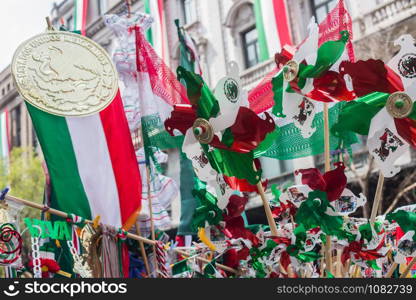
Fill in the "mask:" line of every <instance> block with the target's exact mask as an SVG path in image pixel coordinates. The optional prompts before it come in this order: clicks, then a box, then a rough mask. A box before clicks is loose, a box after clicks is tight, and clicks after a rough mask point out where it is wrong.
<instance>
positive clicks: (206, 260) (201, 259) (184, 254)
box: [175, 249, 238, 274]
mask: <svg viewBox="0 0 416 300" xmlns="http://www.w3.org/2000/svg"><path fill="white" fill-rule="evenodd" d="M175 251H176V252H177V253H178V254H180V255H183V256H185V257H189V256H190V255H189V254H188V253H186V252H185V251H182V250H179V249H175ZM196 259H198V260H199V261H202V262H204V263H207V264H209V263H211V261H210V260H208V259H206V258H203V257H199V256H197V257H196ZM215 266H216V267H218V268H220V269H222V270H224V271H227V272H230V273H234V274H238V271H237V270H235V269H233V268H230V267H227V266H224V265H222V264H215Z"/></svg>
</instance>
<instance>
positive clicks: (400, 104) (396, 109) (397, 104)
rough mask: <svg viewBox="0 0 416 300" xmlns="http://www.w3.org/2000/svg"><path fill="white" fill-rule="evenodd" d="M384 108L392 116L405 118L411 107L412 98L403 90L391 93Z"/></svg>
mask: <svg viewBox="0 0 416 300" xmlns="http://www.w3.org/2000/svg"><path fill="white" fill-rule="evenodd" d="M386 109H387V111H388V112H389V114H390V115H391V116H392V117H393V118H396V119H403V118H406V117H408V116H409V115H410V113H411V112H412V109H413V101H412V98H410V97H409V95H407V94H406V93H403V92H396V93H393V94H391V95H390V97H389V98H388V99H387V104H386Z"/></svg>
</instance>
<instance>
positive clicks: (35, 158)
mask: <svg viewBox="0 0 416 300" xmlns="http://www.w3.org/2000/svg"><path fill="white" fill-rule="evenodd" d="M6 186H9V187H10V192H9V193H10V195H13V196H15V197H18V198H23V199H26V200H29V201H32V202H37V203H42V201H43V192H44V186H45V175H44V172H43V168H42V159H41V158H40V157H39V155H37V154H36V152H35V151H33V150H32V149H30V148H17V147H16V148H13V150H12V151H11V153H10V165H9V166H8V164H7V163H6V162H5V161H2V163H1V169H0V187H1V188H4V187H6ZM39 215H40V211H39V210H35V209H31V208H25V209H24V210H23V212H22V215H21V217H22V218H26V217H28V218H39Z"/></svg>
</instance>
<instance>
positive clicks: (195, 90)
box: [177, 67, 220, 120]
mask: <svg viewBox="0 0 416 300" xmlns="http://www.w3.org/2000/svg"><path fill="white" fill-rule="evenodd" d="M177 76H178V80H179V81H181V80H183V81H184V82H185V83H186V90H187V94H188V98H189V100H190V101H191V103H192V104H195V105H197V116H198V117H199V118H204V119H206V120H208V119H210V118H214V117H216V116H217V115H218V113H219V112H220V105H219V103H218V101H217V99H215V97H214V95H213V94H212V92H211V91H210V89H209V88H208V86H207V85H206V84H205V82H204V80H203V79H202V77H201V76H200V75H198V74H195V73H194V72H190V71H187V70H186V69H185V68H183V67H178V69H177Z"/></svg>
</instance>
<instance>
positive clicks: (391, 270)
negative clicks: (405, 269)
mask: <svg viewBox="0 0 416 300" xmlns="http://www.w3.org/2000/svg"><path fill="white" fill-rule="evenodd" d="M398 265H399V264H397V263H395V262H393V263H392V264H391V267H390V269H389V270H388V272H387V273H386V276H384V278H391V276H392V275H393V273H394V271H395V270H396V269H397V266H398Z"/></svg>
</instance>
